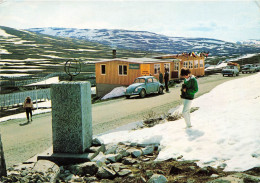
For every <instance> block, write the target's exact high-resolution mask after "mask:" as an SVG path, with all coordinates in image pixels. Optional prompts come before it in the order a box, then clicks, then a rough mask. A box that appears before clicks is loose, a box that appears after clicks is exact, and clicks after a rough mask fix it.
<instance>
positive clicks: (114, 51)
mask: <svg viewBox="0 0 260 183" xmlns="http://www.w3.org/2000/svg"><path fill="white" fill-rule="evenodd" d="M112 53H113V58H116V50H113V52H112Z"/></svg>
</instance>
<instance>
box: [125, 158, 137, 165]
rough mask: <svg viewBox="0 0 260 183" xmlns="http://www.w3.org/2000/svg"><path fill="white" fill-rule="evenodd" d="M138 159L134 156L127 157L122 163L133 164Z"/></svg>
mask: <svg viewBox="0 0 260 183" xmlns="http://www.w3.org/2000/svg"><path fill="white" fill-rule="evenodd" d="M136 162H137V161H136V160H135V159H132V158H125V159H123V161H122V163H123V164H125V165H133V164H135V163H136Z"/></svg>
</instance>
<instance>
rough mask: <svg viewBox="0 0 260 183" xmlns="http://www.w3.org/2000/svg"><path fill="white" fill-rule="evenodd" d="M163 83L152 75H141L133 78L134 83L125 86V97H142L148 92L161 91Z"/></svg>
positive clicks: (159, 92) (160, 92)
mask: <svg viewBox="0 0 260 183" xmlns="http://www.w3.org/2000/svg"><path fill="white" fill-rule="evenodd" d="M163 89H164V87H163V85H162V84H161V83H160V82H159V81H158V80H157V79H156V78H155V77H153V76H142V77H138V78H136V79H135V81H134V83H133V84H131V85H129V86H128V87H127V88H126V92H125V97H126V98H130V96H132V95H139V96H140V97H141V98H144V97H145V96H146V95H147V94H150V93H158V94H162V93H163Z"/></svg>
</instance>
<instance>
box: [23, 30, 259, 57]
mask: <svg viewBox="0 0 260 183" xmlns="http://www.w3.org/2000/svg"><path fill="white" fill-rule="evenodd" d="M27 30H28V31H32V32H36V33H41V34H47V35H52V36H61V37H71V38H77V39H85V40H88V41H91V42H98V43H101V44H105V45H109V46H111V47H113V48H123V49H134V50H142V51H153V52H154V51H156V52H162V53H176V54H178V53H182V52H192V51H197V52H202V51H206V52H208V51H209V52H210V53H211V54H212V55H232V54H245V53H259V52H260V48H259V47H254V46H249V45H243V44H236V43H231V42H226V41H222V40H217V39H209V38H184V37H169V36H164V35H160V34H156V33H152V32H147V31H130V30H119V29H76V28H55V27H48V28H31V29H27Z"/></svg>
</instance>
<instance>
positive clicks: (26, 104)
mask: <svg viewBox="0 0 260 183" xmlns="http://www.w3.org/2000/svg"><path fill="white" fill-rule="evenodd" d="M23 108H25V112H26V117H27V121H28V123H29V122H30V120H29V114H30V116H31V121H32V109H33V102H32V99H31V98H30V97H29V96H28V97H26V99H25V101H24V103H23Z"/></svg>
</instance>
